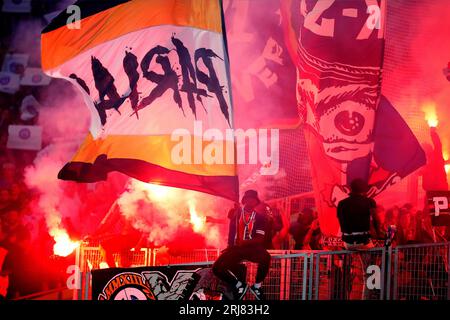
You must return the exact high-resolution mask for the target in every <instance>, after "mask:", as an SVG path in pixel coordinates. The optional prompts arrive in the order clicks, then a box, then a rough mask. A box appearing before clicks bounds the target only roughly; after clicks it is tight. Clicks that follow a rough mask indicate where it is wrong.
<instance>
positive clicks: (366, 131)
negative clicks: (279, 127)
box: [297, 79, 377, 162]
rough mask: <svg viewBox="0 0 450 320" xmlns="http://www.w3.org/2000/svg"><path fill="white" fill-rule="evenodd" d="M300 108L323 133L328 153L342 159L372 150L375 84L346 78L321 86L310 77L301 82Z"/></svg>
mask: <svg viewBox="0 0 450 320" xmlns="http://www.w3.org/2000/svg"><path fill="white" fill-rule="evenodd" d="M297 93H298V102H299V112H300V113H301V116H302V117H303V118H304V119H305V120H306V122H307V123H308V124H309V125H311V126H312V127H313V128H314V129H315V130H316V132H317V133H318V134H319V135H320V137H321V138H322V142H323V147H324V150H325V153H326V154H327V155H328V156H329V157H330V158H332V159H334V160H337V161H340V162H349V161H352V160H353V159H355V158H361V157H365V156H367V155H369V154H370V152H371V148H372V143H373V136H372V129H373V123H374V120H375V105H376V104H375V102H376V95H377V89H376V86H369V85H365V84H356V83H355V84H348V83H346V82H343V83H342V84H341V85H336V81H335V83H334V84H333V85H332V86H328V87H325V88H323V89H321V90H319V89H318V88H317V86H316V85H315V84H313V83H312V81H311V80H309V79H301V80H300V81H299V83H298V91H297Z"/></svg>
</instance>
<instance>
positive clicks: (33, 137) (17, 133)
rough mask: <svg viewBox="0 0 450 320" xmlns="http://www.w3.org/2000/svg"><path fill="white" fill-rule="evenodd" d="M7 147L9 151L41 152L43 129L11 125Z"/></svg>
mask: <svg viewBox="0 0 450 320" xmlns="http://www.w3.org/2000/svg"><path fill="white" fill-rule="evenodd" d="M6 147H7V148H9V149H21V150H41V148H42V127H41V126H22V125H10V126H9V127H8V143H7V145H6Z"/></svg>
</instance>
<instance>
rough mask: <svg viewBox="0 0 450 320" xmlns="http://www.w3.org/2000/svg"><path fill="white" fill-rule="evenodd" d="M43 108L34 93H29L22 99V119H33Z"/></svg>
mask: <svg viewBox="0 0 450 320" xmlns="http://www.w3.org/2000/svg"><path fill="white" fill-rule="evenodd" d="M40 108H41V105H40V103H39V102H38V101H37V100H36V99H35V97H33V96H32V95H28V96H26V97H25V98H23V100H22V104H21V106H20V119H21V120H23V121H28V120H31V119H33V118H34V117H36V116H37V115H38V114H39V111H38V110H39V109H40Z"/></svg>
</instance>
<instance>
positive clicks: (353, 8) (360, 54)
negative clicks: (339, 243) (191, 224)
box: [282, 0, 425, 236]
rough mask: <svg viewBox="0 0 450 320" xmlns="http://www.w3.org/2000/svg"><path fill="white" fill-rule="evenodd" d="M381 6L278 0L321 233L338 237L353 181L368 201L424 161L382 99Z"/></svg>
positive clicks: (375, 2) (374, 1) (361, 1)
mask: <svg viewBox="0 0 450 320" xmlns="http://www.w3.org/2000/svg"><path fill="white" fill-rule="evenodd" d="M384 7H385V1H384V0H356V1H355V0H339V1H337V0H302V1H289V0H287V1H282V15H283V21H284V24H283V26H284V30H285V38H286V42H287V43H288V45H289V50H290V53H291V56H292V57H293V60H294V63H295V64H296V67H297V102H298V111H299V114H300V116H301V118H302V119H303V121H304V133H305V137H306V142H307V145H308V151H309V156H310V160H311V169H312V179H313V188H314V192H315V200H316V206H317V208H318V211H319V220H320V225H321V230H322V231H323V232H324V233H325V234H326V235H331V236H333V235H338V234H339V223H338V221H337V217H336V206H337V203H338V202H339V201H340V200H341V199H343V198H345V197H347V195H348V193H349V191H350V190H349V185H350V182H351V181H352V180H353V179H355V178H362V179H365V180H366V181H368V182H369V183H370V187H371V188H370V191H369V195H370V196H372V197H374V196H376V195H377V194H379V193H380V192H382V191H383V190H385V189H386V188H387V187H388V186H390V185H392V184H394V183H396V182H397V181H399V180H400V179H401V178H403V177H405V176H406V175H408V174H410V173H411V172H413V171H414V170H416V169H417V168H419V167H420V166H422V165H423V164H424V163H425V155H424V152H423V150H422V149H421V147H420V145H419V143H418V141H417V139H416V138H415V137H414V135H413V133H412V132H411V130H410V129H409V127H408V126H407V125H406V123H405V122H404V120H403V119H402V118H401V117H400V115H399V114H398V113H397V112H396V110H395V109H394V108H393V106H392V105H391V104H390V103H389V101H387V100H386V99H385V98H383V97H381V95H380V89H381V72H382V62H383V48H384V20H385V17H384ZM296 14H298V16H296ZM296 18H298V19H296ZM295 21H297V22H298V24H297V25H298V28H295V27H294V26H295V25H296V23H295Z"/></svg>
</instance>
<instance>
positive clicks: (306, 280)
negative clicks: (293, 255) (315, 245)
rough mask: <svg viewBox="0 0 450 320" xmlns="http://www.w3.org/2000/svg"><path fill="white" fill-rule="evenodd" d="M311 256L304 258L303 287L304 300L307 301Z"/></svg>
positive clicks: (307, 255) (306, 255)
mask: <svg viewBox="0 0 450 320" xmlns="http://www.w3.org/2000/svg"><path fill="white" fill-rule="evenodd" d="M309 258H310V255H309V254H307V253H306V254H305V256H304V257H303V287H302V300H307V299H306V287H307V285H308V261H309Z"/></svg>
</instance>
